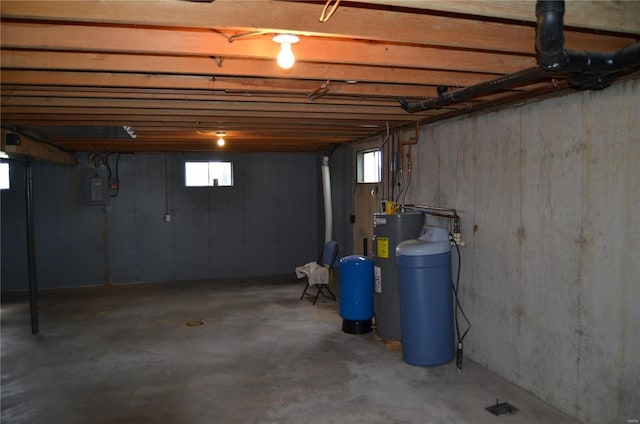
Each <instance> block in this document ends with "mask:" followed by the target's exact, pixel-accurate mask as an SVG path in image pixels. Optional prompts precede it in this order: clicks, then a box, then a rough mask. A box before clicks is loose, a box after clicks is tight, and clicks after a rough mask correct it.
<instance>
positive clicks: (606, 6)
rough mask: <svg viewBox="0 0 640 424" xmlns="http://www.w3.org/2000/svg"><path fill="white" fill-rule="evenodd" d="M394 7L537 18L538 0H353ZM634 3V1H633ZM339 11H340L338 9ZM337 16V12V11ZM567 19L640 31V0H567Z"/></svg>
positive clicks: (569, 22)
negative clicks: (639, 0)
mask: <svg viewBox="0 0 640 424" xmlns="http://www.w3.org/2000/svg"><path fill="white" fill-rule="evenodd" d="M351 1H353V2H356V3H372V4H379V5H386V6H393V7H409V8H416V9H425V10H435V11H439V12H450V13H463V14H468V15H477V16H486V17H489V18H502V19H513V20H516V21H526V22H535V21H536V15H535V4H536V2H535V0H509V1H495V0H493V1H491V0H448V1H433V0H428V1H420V0H351ZM630 3H633V4H630ZM336 15H337V13H336ZM334 16H335V15H334ZM564 23H565V25H567V26H571V27H576V28H590V29H600V30H605V31H612V32H621V33H629V34H637V33H638V30H639V29H640V2H638V1H616V0H597V1H594V0H567V6H566V13H565V17H564Z"/></svg>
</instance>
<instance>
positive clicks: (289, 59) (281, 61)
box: [273, 34, 300, 69]
mask: <svg viewBox="0 0 640 424" xmlns="http://www.w3.org/2000/svg"><path fill="white" fill-rule="evenodd" d="M273 41H275V42H276V43H278V44H280V53H278V65H280V67H281V68H282V69H290V68H291V67H292V66H293V64H294V63H295V61H296V58H295V56H294V55H293V51H292V50H291V45H292V44H295V43H297V42H298V41H300V39H299V38H298V37H297V36H295V35H293V34H278V35H276V36H275V37H273Z"/></svg>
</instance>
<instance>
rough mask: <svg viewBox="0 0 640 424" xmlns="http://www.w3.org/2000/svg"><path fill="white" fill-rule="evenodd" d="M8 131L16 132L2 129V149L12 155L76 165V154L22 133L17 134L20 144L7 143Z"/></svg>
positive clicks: (0, 145)
mask: <svg viewBox="0 0 640 424" xmlns="http://www.w3.org/2000/svg"><path fill="white" fill-rule="evenodd" d="M7 133H10V134H15V133H12V132H11V131H6V130H4V129H3V130H2V131H1V137H2V139H1V140H0V150H2V151H4V152H6V153H8V154H10V155H18V156H27V157H30V158H34V159H39V160H44V161H46V162H52V163H57V164H60V165H68V166H75V165H76V156H75V155H74V154H72V153H69V152H65V151H63V150H60V149H59V148H57V147H55V146H52V145H50V144H45V143H42V142H40V141H36V140H34V139H32V138H30V137H27V136H25V135H22V134H15V136H17V139H18V140H19V142H18V144H6V142H5V135H6V134H7Z"/></svg>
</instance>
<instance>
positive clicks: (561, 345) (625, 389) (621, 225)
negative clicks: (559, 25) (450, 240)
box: [408, 80, 640, 423]
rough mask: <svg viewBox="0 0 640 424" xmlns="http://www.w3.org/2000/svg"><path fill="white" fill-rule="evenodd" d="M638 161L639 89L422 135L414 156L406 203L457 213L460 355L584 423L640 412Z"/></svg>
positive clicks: (624, 86) (581, 96)
mask: <svg viewBox="0 0 640 424" xmlns="http://www.w3.org/2000/svg"><path fill="white" fill-rule="evenodd" d="M639 159H640V81H638V80H636V81H629V82H625V83H621V84H618V85H615V86H612V87H609V88H607V89H605V90H603V91H599V92H581V93H576V94H572V95H570V96H567V97H563V98H558V99H551V100H546V101H542V102H538V103H532V104H529V105H526V106H522V107H518V108H513V109H509V110H505V111H501V112H498V113H492V114H486V115H482V116H477V117H474V118H471V119H465V120H457V121H453V122H447V123H443V124H440V125H434V126H430V127H428V128H424V129H423V130H422V131H421V136H420V143H419V145H418V146H417V149H416V155H415V156H414V172H415V173H414V179H413V181H412V189H411V192H410V194H409V199H408V201H409V202H413V203H417V204H428V205H441V206H447V207H454V208H456V209H458V211H460V212H461V218H462V225H463V238H464V240H465V241H466V243H467V245H466V247H464V248H463V253H462V255H463V268H462V289H461V290H462V297H463V299H462V300H463V304H464V306H465V307H466V311H467V313H468V315H469V316H470V318H471V320H472V324H473V328H472V329H471V332H470V333H469V336H468V339H467V341H466V342H465V353H466V354H467V355H468V356H469V357H471V358H472V359H474V360H475V361H478V362H480V363H482V364H485V365H486V366H487V367H488V368H490V369H491V370H494V371H496V372H497V373H498V374H500V375H502V376H504V377H506V378H507V379H509V380H511V381H513V382H515V383H516V384H518V385H519V386H522V387H524V388H526V389H528V390H530V391H532V392H533V393H534V394H536V395H537V396H539V397H540V398H541V399H542V400H544V401H547V402H549V403H551V404H552V405H555V406H556V407H558V408H559V409H561V410H564V411H566V412H568V413H569V414H571V415H573V416H576V417H578V418H580V419H582V420H584V421H586V422H589V423H621V422H622V423H625V422H627V420H632V419H636V420H637V419H638V418H639V417H640V384H639V382H640V361H638V357H639V352H640V330H639V329H640V307H639V306H638V302H639V301H640V256H639V253H638V252H639V251H640V212H639V211H640V167H639V166H638V160H639ZM431 221H433V219H431ZM493 395H494V397H495V396H498V395H499V394H498V393H496V394H493Z"/></svg>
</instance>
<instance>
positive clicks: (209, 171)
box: [184, 162, 233, 187]
mask: <svg viewBox="0 0 640 424" xmlns="http://www.w3.org/2000/svg"><path fill="white" fill-rule="evenodd" d="M184 176H185V186H187V187H230V186H233V167H232V166H231V162H185V164H184Z"/></svg>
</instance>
